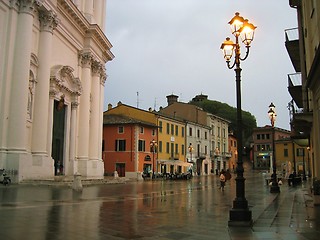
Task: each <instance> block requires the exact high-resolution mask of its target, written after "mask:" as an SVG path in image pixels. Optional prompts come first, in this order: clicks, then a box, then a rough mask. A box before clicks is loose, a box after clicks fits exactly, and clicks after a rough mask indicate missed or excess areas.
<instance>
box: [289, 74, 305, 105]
mask: <svg viewBox="0 0 320 240" xmlns="http://www.w3.org/2000/svg"><path fill="white" fill-rule="evenodd" d="M288 91H289V93H290V95H291V97H292V99H293V100H294V102H295V103H296V105H297V106H298V107H299V108H302V107H303V101H302V79H301V73H293V74H288Z"/></svg>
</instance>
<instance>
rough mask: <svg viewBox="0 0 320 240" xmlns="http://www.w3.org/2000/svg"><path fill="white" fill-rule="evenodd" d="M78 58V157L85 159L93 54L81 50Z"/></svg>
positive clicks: (87, 149) (87, 147) (87, 141)
mask: <svg viewBox="0 0 320 240" xmlns="http://www.w3.org/2000/svg"><path fill="white" fill-rule="evenodd" d="M79 58H80V63H81V67H82V75H81V76H82V77H81V84H82V94H81V96H80V104H79V125H78V134H79V138H78V159H79V161H82V160H84V161H86V160H88V157H89V129H90V124H89V121H90V92H91V63H92V60H93V56H92V54H91V53H90V52H81V53H80V54H79ZM81 173H82V172H81ZM85 175H86V174H85Z"/></svg>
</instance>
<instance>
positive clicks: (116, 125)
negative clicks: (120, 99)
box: [102, 104, 158, 178]
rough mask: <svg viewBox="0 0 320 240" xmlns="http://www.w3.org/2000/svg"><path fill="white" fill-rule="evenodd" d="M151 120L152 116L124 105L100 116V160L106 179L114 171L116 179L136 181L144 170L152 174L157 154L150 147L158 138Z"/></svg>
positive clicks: (155, 126) (150, 113) (155, 127)
mask: <svg viewBox="0 0 320 240" xmlns="http://www.w3.org/2000/svg"><path fill="white" fill-rule="evenodd" d="M125 113H126V114H125ZM127 115H129V116H130V117H129V116H127ZM144 116H145V117H144ZM134 117H137V118H134ZM138 118H139V119H138ZM143 119H146V120H145V121H144V120H143ZM153 119H156V118H155V117H154V113H152V112H148V111H144V110H141V109H137V108H134V107H130V106H127V105H124V104H120V105H118V106H117V107H115V108H113V109H111V108H109V109H108V111H106V112H104V116H103V149H102V151H103V152H102V157H103V161H104V171H105V174H106V175H112V174H113V173H114V171H117V172H118V175H119V176H120V177H128V178H140V177H141V174H142V172H143V171H144V170H145V171H155V170H156V169H155V167H156V160H157V152H156V148H153V147H152V146H151V143H152V141H154V142H157V138H158V137H157V125H156V124H155V123H153ZM153 150H155V151H153Z"/></svg>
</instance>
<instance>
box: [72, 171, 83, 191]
mask: <svg viewBox="0 0 320 240" xmlns="http://www.w3.org/2000/svg"><path fill="white" fill-rule="evenodd" d="M82 188H83V187H82V183H81V174H80V173H75V174H74V176H73V184H72V189H73V190H75V191H82Z"/></svg>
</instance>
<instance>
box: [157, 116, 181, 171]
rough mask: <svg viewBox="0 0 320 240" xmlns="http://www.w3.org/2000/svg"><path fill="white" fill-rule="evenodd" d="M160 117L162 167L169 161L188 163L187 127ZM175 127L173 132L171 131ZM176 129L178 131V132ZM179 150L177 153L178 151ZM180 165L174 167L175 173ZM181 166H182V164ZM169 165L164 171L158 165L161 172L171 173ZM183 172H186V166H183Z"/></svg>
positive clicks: (179, 122) (159, 151) (159, 152)
mask: <svg viewBox="0 0 320 240" xmlns="http://www.w3.org/2000/svg"><path fill="white" fill-rule="evenodd" d="M157 116H158V127H159V129H158V159H159V161H160V162H161V163H163V164H162V165H164V164H165V163H166V161H169V160H180V161H181V162H186V149H187V147H186V125H185V123H184V122H181V121H178V120H175V119H172V118H169V117H164V116H162V115H157ZM172 127H173V132H172V131H171V130H172ZM176 129H177V130H178V131H177V132H176ZM176 146H177V147H176ZM176 150H177V151H176ZM181 162H180V163H181ZM178 165H179V164H177V165H174V166H173V168H174V172H175V171H177V168H178ZM180 166H181V164H180ZM169 167H170V166H169V165H168V166H167V167H166V169H164V166H162V167H161V166H160V165H159V163H158V170H159V171H161V172H164V171H165V172H170V169H169ZM182 171H183V172H184V171H186V165H185V166H182Z"/></svg>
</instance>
